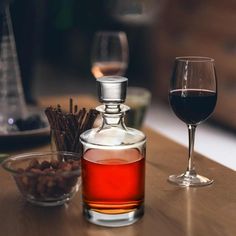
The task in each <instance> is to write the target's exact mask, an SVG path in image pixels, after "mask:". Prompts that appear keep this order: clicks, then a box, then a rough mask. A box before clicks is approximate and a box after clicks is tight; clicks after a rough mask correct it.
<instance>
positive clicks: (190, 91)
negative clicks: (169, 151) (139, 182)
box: [169, 57, 217, 186]
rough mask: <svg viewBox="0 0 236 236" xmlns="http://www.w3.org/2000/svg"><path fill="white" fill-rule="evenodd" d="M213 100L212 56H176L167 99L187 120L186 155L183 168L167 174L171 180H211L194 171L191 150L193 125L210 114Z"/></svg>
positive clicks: (202, 182)
mask: <svg viewBox="0 0 236 236" xmlns="http://www.w3.org/2000/svg"><path fill="white" fill-rule="evenodd" d="M216 100H217V82H216V74H215V67H214V60H213V59H212V58H208V57H177V58H176V60H175V66H174V70H173V76H172V79H171V86H170V92H169V101H170V105H171V107H172V109H173V111H174V113H175V114H176V116H177V117H178V118H179V119H181V120H182V121H183V122H185V123H186V124H187V127H188V133H189V156H188V166H187V170H186V172H185V173H183V174H181V175H171V176H169V181H170V182H172V183H175V184H177V185H180V186H204V185H209V184H211V183H212V182H213V180H210V179H208V178H206V177H203V176H201V175H198V174H197V173H196V170H195V166H194V161H193V153H194V138H195V129H196V127H197V125H198V124H200V123H202V122H203V121H205V120H206V119H207V118H208V117H209V116H210V115H211V113H212V112H213V110H214V108H215V105H216Z"/></svg>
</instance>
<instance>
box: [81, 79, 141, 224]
mask: <svg viewBox="0 0 236 236" xmlns="http://www.w3.org/2000/svg"><path fill="white" fill-rule="evenodd" d="M127 81H128V80H127V78H124V77H120V76H107V77H102V78H100V79H98V80H97V82H98V93H99V100H100V102H101V103H103V105H101V106H98V107H97V110H98V111H99V112H100V113H101V115H102V118H103V122H102V125H101V127H99V128H93V129H91V130H88V131H85V132H84V133H82V135H81V136H80V141H81V142H82V144H83V157H82V195H83V214H84V216H85V218H86V219H87V220H88V221H90V222H92V223H94V224H97V225H103V226H110V227H119V226H125V225H130V224H132V223H134V222H136V221H137V220H138V219H139V218H141V217H142V215H143V212H144V184H145V151H146V150H145V148H146V137H145V135H144V134H143V133H142V132H141V131H139V130H136V129H132V128H127V127H126V125H125V123H124V116H125V113H126V112H127V111H128V110H129V107H128V106H126V105H123V103H124V101H125V98H126V87H127Z"/></svg>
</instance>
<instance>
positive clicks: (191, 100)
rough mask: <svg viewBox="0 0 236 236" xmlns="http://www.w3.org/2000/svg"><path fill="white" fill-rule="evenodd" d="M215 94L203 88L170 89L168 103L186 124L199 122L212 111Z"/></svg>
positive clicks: (214, 103)
mask: <svg viewBox="0 0 236 236" xmlns="http://www.w3.org/2000/svg"><path fill="white" fill-rule="evenodd" d="M216 99H217V95H216V92H215V91H211V90H204V89H176V90H172V91H170V94H169V100H170V105H171V107H172V109H173V111H174V112H175V114H176V115H177V116H178V117H179V119H181V120H182V121H183V122H185V123H186V124H200V123H201V122H203V121H204V120H206V119H207V118H208V117H209V116H210V115H211V113H212V112H213V110H214V108H215V105H216Z"/></svg>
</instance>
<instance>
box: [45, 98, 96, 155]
mask: <svg viewBox="0 0 236 236" xmlns="http://www.w3.org/2000/svg"><path fill="white" fill-rule="evenodd" d="M69 106H70V109H69V112H64V111H63V110H62V109H61V106H60V105H57V107H56V108H53V107H51V106H50V107H47V108H46V109H45V114H46V116H47V118H48V121H49V124H50V127H51V135H52V139H54V140H52V142H53V141H54V142H55V145H56V149H57V151H69V152H76V153H79V154H82V144H81V143H80V141H79V137H80V134H82V133H83V132H84V131H86V130H88V129H91V128H92V127H93V124H94V121H95V120H96V118H97V115H98V112H97V111H96V110H95V109H90V110H89V111H87V110H86V109H85V108H82V109H80V110H79V109H78V106H77V105H73V100H72V99H70V104H69Z"/></svg>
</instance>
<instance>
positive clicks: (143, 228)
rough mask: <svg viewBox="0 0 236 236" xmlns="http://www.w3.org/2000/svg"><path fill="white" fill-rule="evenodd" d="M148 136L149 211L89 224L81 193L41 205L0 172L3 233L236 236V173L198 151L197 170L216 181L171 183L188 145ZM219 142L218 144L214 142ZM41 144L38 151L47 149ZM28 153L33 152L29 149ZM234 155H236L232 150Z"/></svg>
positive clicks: (0, 226)
mask: <svg viewBox="0 0 236 236" xmlns="http://www.w3.org/2000/svg"><path fill="white" fill-rule="evenodd" d="M144 132H145V133H146V135H147V137H148V147H147V162H146V196H145V215H144V217H143V218H142V219H141V220H140V221H138V222H137V223H135V224H133V225H131V226H127V227H123V228H105V227H100V226H96V225H93V224H90V223H88V222H87V221H86V220H85V219H84V218H83V216H82V214H81V212H82V211H81V196H80V194H81V193H80V192H78V194H77V195H76V196H75V198H74V199H73V200H72V201H71V202H70V203H69V204H66V205H65V206H62V207H54V208H40V207H35V206H31V205H30V204H28V203H26V202H25V201H24V200H23V199H22V197H21V195H20V193H19V192H18V190H17V189H16V186H15V183H14V182H13V179H12V178H11V177H10V176H9V174H8V173H6V172H5V171H4V170H3V169H1V170H0V187H1V191H0V230H1V231H0V235H1V236H74V235H81V236H94V235H96V236H116V235H119V236H120V235H121V236H126V235H127V236H134V235H140V236H154V235H157V236H158V235H160V236H169V235H174V236H184V235H188V236H197V235H199V236H211V235H214V236H218V235H219V236H229V235H230V236H234V235H236V224H235V220H236V175H235V172H234V171H232V170H230V169H228V168H226V167H223V166H222V165H220V164H217V163H215V162H213V161H211V160H209V159H207V158H205V157H203V156H201V155H198V154H196V156H195V160H196V166H197V170H198V171H199V172H200V173H201V174H203V175H206V176H208V177H210V178H213V179H214V180H215V182H214V184H213V185H211V186H207V187H199V188H181V187H177V186H175V185H172V184H170V183H168V182H167V177H168V176H169V175H170V174H173V173H181V172H182V171H183V170H184V168H185V167H186V164H187V160H186V159H187V158H186V156H187V149H186V148H185V147H183V146H181V145H179V144H177V143H175V142H173V141H171V140H170V139H168V138H166V137H164V136H162V135H160V134H158V133H156V132H154V131H152V130H151V129H148V128H145V129H144ZM216 145H220V144H216ZM48 148H49V146H48V145H46V146H42V147H40V148H37V149H35V150H34V151H37V150H43V149H45V150H46V149H48ZM25 151H29V150H25ZM232 155H233V154H232Z"/></svg>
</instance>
